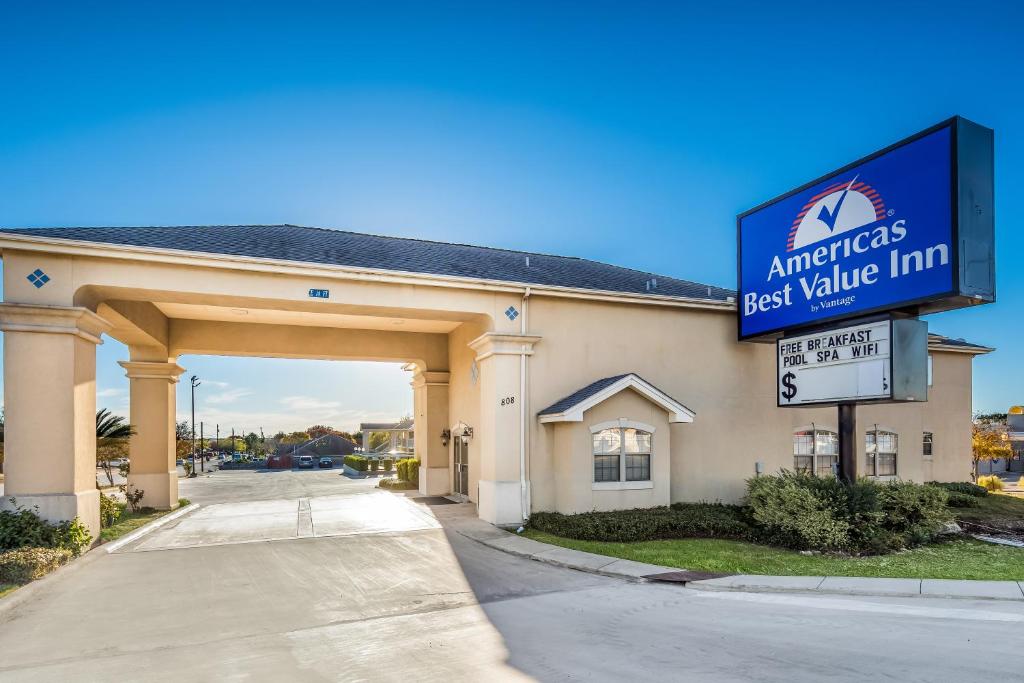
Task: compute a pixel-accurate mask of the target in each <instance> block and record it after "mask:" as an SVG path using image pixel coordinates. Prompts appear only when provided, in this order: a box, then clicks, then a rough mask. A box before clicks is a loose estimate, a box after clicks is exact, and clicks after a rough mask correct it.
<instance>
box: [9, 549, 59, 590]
mask: <svg viewBox="0 0 1024 683" xmlns="http://www.w3.org/2000/svg"><path fill="white" fill-rule="evenodd" d="M73 554H74V553H72V551H71V550H69V549H67V548H37V547H24V548H18V549H16V550H6V551H4V552H0V583H28V582H29V581H34V580H35V579H39V578H42V577H43V576H46V575H47V574H49V573H50V572H52V571H53V570H54V569H57V568H58V567H60V566H61V565H63V564H65V563H66V562H67V561H68V560H70V559H71V557H72V555H73Z"/></svg>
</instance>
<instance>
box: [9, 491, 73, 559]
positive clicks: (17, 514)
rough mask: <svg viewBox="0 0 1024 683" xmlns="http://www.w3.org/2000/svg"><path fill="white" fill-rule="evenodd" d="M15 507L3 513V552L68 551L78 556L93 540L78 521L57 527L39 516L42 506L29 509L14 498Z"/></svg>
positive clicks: (13, 504) (60, 524)
mask: <svg viewBox="0 0 1024 683" xmlns="http://www.w3.org/2000/svg"><path fill="white" fill-rule="evenodd" d="M11 504H12V506H13V507H14V509H13V510H2V511H0V551H2V550H14V549H16V548H26V547H39V548H67V549H68V550H70V551H71V552H72V553H73V554H75V555H78V554H79V553H80V552H81V551H82V548H84V547H85V546H87V545H89V541H91V540H92V536H91V535H90V534H89V531H88V529H86V528H85V525H83V524H82V523H81V522H80V521H79V520H78V518H77V517H76V518H75V519H74V520H72V521H70V522H69V521H64V522H57V523H56V524H54V523H51V522H47V521H46V520H44V519H43V518H41V517H40V516H39V507H38V506H36V507H33V508H32V509H29V508H25V507H22V506H19V505H18V502H17V500H15V499H14V498H11Z"/></svg>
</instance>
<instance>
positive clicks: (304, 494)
mask: <svg viewBox="0 0 1024 683" xmlns="http://www.w3.org/2000/svg"><path fill="white" fill-rule="evenodd" d="M282 474H285V476H283V477H280V478H278V475H276V474H275V475H260V474H259V473H252V472H222V473H216V474H214V475H212V476H211V477H209V478H199V479H195V480H191V481H189V482H183V492H182V495H185V496H187V497H189V498H192V499H193V500H200V499H201V500H205V501H206V502H204V503H203V506H202V507H201V508H200V509H199V510H197V511H196V512H194V513H192V514H190V515H186V516H184V517H182V518H180V519H179V520H176V521H175V522H172V523H171V524H168V525H167V526H166V527H164V528H161V529H159V530H158V531H156V532H154V533H152V534H150V535H148V536H146V537H143V539H140V540H139V541H137V542H136V543H134V544H132V545H130V546H125V547H123V548H121V549H119V550H118V551H117V552H114V553H109V554H108V553H107V552H106V551H105V550H104V549H102V548H101V549H99V550H97V551H93V552H91V553H89V554H88V555H87V556H86V557H85V558H84V559H82V560H81V561H79V562H77V563H75V564H74V565H72V566H70V567H68V568H66V569H65V570H61V571H60V572H58V573H56V574H55V575H53V576H51V577H49V578H47V579H44V581H43V582H42V583H40V584H38V585H37V586H36V587H35V588H34V589H33V592H31V593H27V594H26V595H29V596H30V597H29V598H28V599H20V598H18V593H17V592H16V593H15V594H14V597H13V598H6V599H5V600H4V601H0V653H2V656H0V679H2V680H31V681H51V680H53V681H69V680H73V681H98V680H147V681H165V680H166V681H171V680H173V681H181V680H189V681H250V680H252V681H262V680H275V681H280V680H311V681H320V680H323V681H376V680H395V681H411V680H415V681H479V680H491V681H507V680H524V679H537V680H546V681H561V680H590V681H622V680H630V681H644V680H649V681H660V682H664V681H669V680H694V681H741V680H743V681H745V680H760V681H819V680H822V679H825V678H829V679H837V680H864V679H869V678H889V679H894V680H900V681H936V680H983V679H1000V678H1005V677H1006V675H1007V672H1016V671H1021V670H1022V669H1024V659H1022V657H1021V656H1020V655H1017V654H1010V655H1005V654H1003V655H1001V656H1000V657H998V658H991V657H981V656H979V655H978V653H979V650H978V645H977V644H978V643H993V642H1012V639H1013V638H1015V637H1017V636H1019V635H1021V634H1022V633H1024V615H1021V614H1020V612H1019V606H1018V605H1015V604H1012V603H1010V604H1006V603H998V602H975V601H966V600H935V599H926V598H917V599H887V600H883V599H874V598H840V597H828V596H812V595H806V596H801V595H778V594H774V595H773V594H753V593H707V592H701V591H691V590H687V589H684V588H680V587H678V586H676V585H665V584H640V583H629V582H626V581H621V580H618V579H610V578H605V577H600V576H594V575H591V574H585V573H581V572H576V571H573V570H568V569H562V568H559V567H554V566H550V565H546V564H541V563H539V562H533V561H529V560H524V559H520V558H517V557H513V556H510V555H507V554H505V553H502V552H500V551H497V550H493V549H491V548H488V547H486V546H483V545H482V544H480V543H477V542H476V541H473V540H470V539H469V538H467V537H466V536H464V535H463V534H462V533H461V532H460V529H462V530H466V529H467V528H468V526H469V525H479V524H481V522H479V521H478V520H477V519H476V517H475V514H474V511H473V509H472V506H469V505H429V504H423V503H419V502H415V501H412V500H408V499H406V498H404V497H401V496H398V495H395V494H391V493H387V492H381V491H375V490H374V489H372V488H371V486H372V483H367V482H365V481H360V482H352V481H349V480H344V481H339V480H338V478H337V476H336V475H332V474H331V473H329V472H315V473H310V472H302V473H282ZM332 476H333V477H334V478H333V479H332ZM262 482H268V483H267V484H263V483H262ZM270 482H273V483H272V484H271V483H270ZM268 490H269V492H272V493H274V494H276V497H270V498H264V497H262V496H263V495H264V494H266V493H268ZM281 494H285V495H281ZM303 501H308V523H307V521H306V517H307V512H306V511H307V507H306V506H305V504H304V503H303ZM477 528H479V527H477ZM7 601H11V602H9V603H8V605H10V606H8V607H4V602H7Z"/></svg>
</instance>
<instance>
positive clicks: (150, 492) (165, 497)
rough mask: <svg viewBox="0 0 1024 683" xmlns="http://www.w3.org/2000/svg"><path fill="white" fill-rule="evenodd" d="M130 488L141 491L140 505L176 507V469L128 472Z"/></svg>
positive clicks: (162, 508)
mask: <svg viewBox="0 0 1024 683" xmlns="http://www.w3.org/2000/svg"><path fill="white" fill-rule="evenodd" d="M128 483H129V484H131V486H132V488H135V489H138V490H140V491H142V492H143V494H142V502H141V503H139V505H141V506H142V507H149V508H153V509H154V510H173V509H174V508H176V507H178V471H177V470H175V471H173V472H155V473H151V474H132V473H129V474H128Z"/></svg>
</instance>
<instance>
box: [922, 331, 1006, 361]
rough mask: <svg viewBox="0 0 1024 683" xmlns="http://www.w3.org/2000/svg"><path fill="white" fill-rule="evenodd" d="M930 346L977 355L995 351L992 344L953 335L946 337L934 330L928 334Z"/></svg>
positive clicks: (930, 347)
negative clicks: (984, 344)
mask: <svg viewBox="0 0 1024 683" xmlns="http://www.w3.org/2000/svg"><path fill="white" fill-rule="evenodd" d="M928 348H929V349H939V350H943V351H959V352H960V353H970V354H974V355H977V356H980V355H982V354H985V353H991V352H993V351H995V349H994V348H992V347H990V346H982V345H980V344H972V343H971V342H969V341H966V340H964V339H953V338H952V337H945V336H943V335H941V334H935V333H932V332H930V333H929V334H928Z"/></svg>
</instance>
